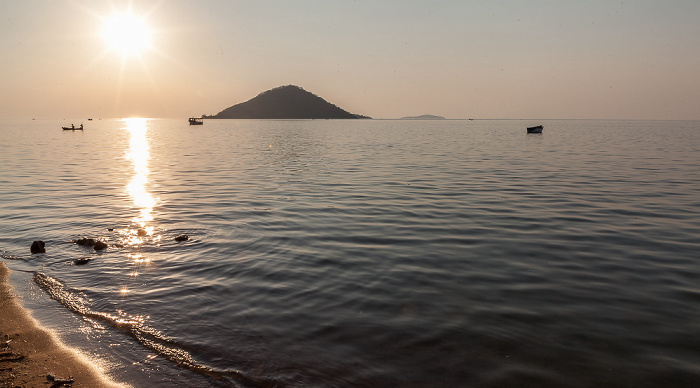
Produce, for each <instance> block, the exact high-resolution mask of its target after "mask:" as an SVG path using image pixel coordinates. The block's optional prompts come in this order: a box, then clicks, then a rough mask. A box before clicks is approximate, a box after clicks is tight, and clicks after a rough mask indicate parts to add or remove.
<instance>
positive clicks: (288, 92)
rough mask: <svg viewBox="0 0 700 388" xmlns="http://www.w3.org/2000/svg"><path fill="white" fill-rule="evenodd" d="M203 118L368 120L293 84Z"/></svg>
mask: <svg viewBox="0 0 700 388" xmlns="http://www.w3.org/2000/svg"><path fill="white" fill-rule="evenodd" d="M202 118H204V119H263V120H273V119H371V117H367V116H362V115H358V114H353V113H350V112H348V111H346V110H343V109H341V108H339V107H337V106H335V105H333V104H331V103H330V102H328V101H326V100H324V99H323V98H321V97H319V96H317V95H315V94H313V93H310V92H307V91H306V90H304V89H302V88H300V87H298V86H295V85H287V86H280V87H277V88H274V89H270V90H268V91H265V92H262V93H260V94H258V95H257V97H254V98H252V99H250V100H248V101H246V102H242V103H240V104H236V105H233V106H230V107H228V108H226V109H224V110H222V111H221V112H219V113H217V114H215V115H213V116H207V115H203V116H202Z"/></svg>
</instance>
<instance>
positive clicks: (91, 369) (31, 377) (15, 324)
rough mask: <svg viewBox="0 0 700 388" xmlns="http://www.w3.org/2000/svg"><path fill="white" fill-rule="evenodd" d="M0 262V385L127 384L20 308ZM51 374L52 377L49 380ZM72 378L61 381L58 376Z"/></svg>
mask: <svg viewBox="0 0 700 388" xmlns="http://www.w3.org/2000/svg"><path fill="white" fill-rule="evenodd" d="M10 272H11V271H10V269H9V268H7V266H6V265H5V263H3V262H0V317H1V318H0V382H2V385H1V386H0V388H5V387H40V386H47V387H62V386H71V387H76V388H77V387H128V385H126V384H119V383H116V382H114V381H112V380H111V379H109V378H108V377H107V376H106V375H104V374H103V373H102V372H101V371H100V370H99V369H98V368H97V367H96V366H94V365H93V364H92V363H91V361H90V360H89V359H88V358H86V357H85V356H84V355H83V354H81V353H80V352H79V351H77V350H75V349H73V348H70V347H67V346H66V345H64V344H63V343H61V341H60V340H59V339H58V338H57V337H56V336H55V335H54V334H52V333H51V332H49V331H47V330H46V329H44V328H42V327H41V326H40V325H39V323H38V322H37V321H36V320H35V319H34V318H33V317H32V316H31V315H30V314H29V312H28V311H27V310H26V309H25V308H24V307H22V305H21V303H20V301H19V300H18V298H17V296H16V294H15V291H14V289H13V287H12V285H11V284H10V282H9V276H10ZM51 377H54V380H53V381H52V380H51ZM69 378H70V379H72V380H73V382H72V383H70V384H61V381H60V379H69Z"/></svg>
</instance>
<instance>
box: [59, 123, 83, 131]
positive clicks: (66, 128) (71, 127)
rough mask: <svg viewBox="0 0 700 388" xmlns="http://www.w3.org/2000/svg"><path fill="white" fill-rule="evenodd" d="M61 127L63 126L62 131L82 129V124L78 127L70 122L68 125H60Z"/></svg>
mask: <svg viewBox="0 0 700 388" xmlns="http://www.w3.org/2000/svg"><path fill="white" fill-rule="evenodd" d="M61 128H63V130H64V131H82V130H83V124H80V126H79V127H76V126H75V125H73V124H71V125H70V127H61Z"/></svg>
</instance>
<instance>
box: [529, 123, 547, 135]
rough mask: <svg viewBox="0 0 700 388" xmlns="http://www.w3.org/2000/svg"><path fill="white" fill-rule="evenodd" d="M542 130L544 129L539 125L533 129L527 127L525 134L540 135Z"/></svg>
mask: <svg viewBox="0 0 700 388" xmlns="http://www.w3.org/2000/svg"><path fill="white" fill-rule="evenodd" d="M543 129H544V127H543V126H541V125H538V126H535V127H527V133H542V130H543Z"/></svg>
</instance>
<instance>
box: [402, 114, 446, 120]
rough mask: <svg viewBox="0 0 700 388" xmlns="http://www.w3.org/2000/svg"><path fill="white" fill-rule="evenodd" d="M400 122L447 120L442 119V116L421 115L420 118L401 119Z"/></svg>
mask: <svg viewBox="0 0 700 388" xmlns="http://www.w3.org/2000/svg"><path fill="white" fill-rule="evenodd" d="M400 120H447V119H446V118H444V117H442V116H434V115H421V116H408V117H402V118H401V119H400Z"/></svg>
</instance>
